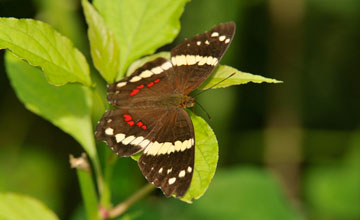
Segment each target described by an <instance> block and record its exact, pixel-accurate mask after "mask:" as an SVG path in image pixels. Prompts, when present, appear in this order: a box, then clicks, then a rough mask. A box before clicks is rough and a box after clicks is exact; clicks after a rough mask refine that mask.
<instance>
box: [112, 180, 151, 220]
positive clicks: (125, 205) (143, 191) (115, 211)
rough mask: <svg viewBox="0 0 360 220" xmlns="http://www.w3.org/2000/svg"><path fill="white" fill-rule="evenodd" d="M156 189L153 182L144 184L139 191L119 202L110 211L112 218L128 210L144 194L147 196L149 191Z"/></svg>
mask: <svg viewBox="0 0 360 220" xmlns="http://www.w3.org/2000/svg"><path fill="white" fill-rule="evenodd" d="M154 189H155V186H154V185H152V184H147V185H146V186H144V187H143V188H141V189H140V190H139V191H137V192H136V193H135V194H134V195H132V196H130V197H129V198H128V199H127V200H125V201H124V202H122V203H120V204H118V205H117V206H115V207H114V208H113V209H111V210H110V211H109V217H110V218H115V217H118V216H120V215H121V214H123V213H124V212H125V211H126V210H128V208H129V207H130V206H131V205H132V204H134V203H135V202H136V201H138V200H139V199H141V198H143V197H144V196H146V195H147V194H148V193H150V192H151V191H153V190H154Z"/></svg>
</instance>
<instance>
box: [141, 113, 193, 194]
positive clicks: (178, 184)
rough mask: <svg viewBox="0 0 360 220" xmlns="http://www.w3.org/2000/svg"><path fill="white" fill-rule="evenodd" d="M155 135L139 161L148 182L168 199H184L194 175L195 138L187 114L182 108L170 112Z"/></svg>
mask: <svg viewBox="0 0 360 220" xmlns="http://www.w3.org/2000/svg"><path fill="white" fill-rule="evenodd" d="M164 119H165V120H163V123H164V124H162V126H160V127H161V128H160V130H159V131H158V132H157V135H156V140H157V141H156V142H154V143H152V144H149V145H148V146H147V148H146V149H145V150H144V152H143V154H142V155H141V157H140V160H139V167H140V169H141V171H142V173H143V174H144V176H145V177H146V179H147V180H148V181H149V182H152V183H153V184H154V185H155V186H157V187H160V188H161V190H162V191H163V193H164V194H165V196H167V197H169V196H171V195H172V194H176V196H177V197H182V196H184V194H185V193H186V191H187V190H188V188H189V186H190V183H191V179H192V176H193V168H194V153H195V146H194V144H195V137H194V128H193V124H192V122H191V119H190V117H189V115H188V113H187V112H186V111H185V110H184V109H182V108H176V109H174V110H173V111H169V112H168V114H167V116H166V117H165V118H164Z"/></svg>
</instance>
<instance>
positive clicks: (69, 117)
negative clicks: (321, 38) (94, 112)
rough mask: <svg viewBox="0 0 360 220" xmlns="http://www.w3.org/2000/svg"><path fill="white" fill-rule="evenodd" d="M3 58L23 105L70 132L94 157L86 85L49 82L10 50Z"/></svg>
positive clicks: (94, 151)
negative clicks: (58, 84)
mask: <svg viewBox="0 0 360 220" xmlns="http://www.w3.org/2000/svg"><path fill="white" fill-rule="evenodd" d="M5 62H6V70H7V74H8V77H9V79H10V82H11V85H12V87H13V88H14V90H15V92H16V94H17V96H18V98H19V99H20V101H22V102H23V103H24V105H25V107H26V108H27V109H29V110H30V111H32V112H34V113H35V114H37V115H40V116H41V117H44V118H45V119H47V120H49V121H50V122H52V123H53V124H54V125H56V126H58V127H59V128H60V129H62V130H63V131H65V132H66V133H68V134H70V135H71V136H72V137H74V138H75V139H76V140H77V141H78V142H79V143H80V144H81V145H82V146H83V147H84V149H85V150H86V151H87V153H88V154H89V156H90V157H92V158H94V157H95V154H96V149H95V143H94V137H93V132H92V125H91V115H90V111H91V110H90V105H91V103H90V98H89V97H90V91H89V89H88V88H86V87H84V86H82V85H79V84H69V85H65V86H61V87H57V86H52V85H50V84H48V83H47V81H46V79H45V77H44V74H42V72H41V70H39V69H37V68H35V67H32V66H30V65H29V64H27V63H25V62H23V61H21V60H20V59H18V58H16V57H15V56H14V55H12V54H11V53H6V56H5Z"/></svg>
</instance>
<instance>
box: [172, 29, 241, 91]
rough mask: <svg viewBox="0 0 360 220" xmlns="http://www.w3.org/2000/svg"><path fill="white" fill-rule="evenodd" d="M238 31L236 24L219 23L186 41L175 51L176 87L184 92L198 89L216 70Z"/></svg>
mask: <svg viewBox="0 0 360 220" xmlns="http://www.w3.org/2000/svg"><path fill="white" fill-rule="evenodd" d="M234 34H235V23H234V22H228V23H223V24H220V25H218V26H215V27H214V28H212V29H211V30H210V31H208V32H206V33H204V34H199V35H197V36H195V37H193V38H190V39H187V40H184V41H183V42H182V43H181V44H180V45H178V46H177V47H175V48H174V49H172V50H171V62H172V65H173V67H174V71H175V76H176V87H177V88H179V89H181V90H182V91H183V92H184V94H189V93H190V92H191V91H193V90H194V89H195V88H197V87H198V86H199V85H200V84H201V83H202V82H203V81H204V80H205V79H206V78H207V77H208V76H209V75H210V73H211V72H212V71H213V70H214V69H215V67H216V65H217V64H218V63H219V61H220V60H221V58H222V56H223V55H224V53H225V51H226V50H227V48H228V47H229V45H230V43H231V41H232V39H233V37H234Z"/></svg>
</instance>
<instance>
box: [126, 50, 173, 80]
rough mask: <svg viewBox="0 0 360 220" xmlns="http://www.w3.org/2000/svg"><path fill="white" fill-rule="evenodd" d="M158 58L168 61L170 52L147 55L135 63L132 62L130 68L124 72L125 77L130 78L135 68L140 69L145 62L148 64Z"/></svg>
mask: <svg viewBox="0 0 360 220" xmlns="http://www.w3.org/2000/svg"><path fill="white" fill-rule="evenodd" d="M158 57H164V58H166V59H170V52H160V53H156V54H153V55H149V56H146V57H143V58H141V59H138V60H137V61H135V62H133V63H132V64H131V65H130V67H129V68H128V70H127V72H126V76H130V75H131V74H132V73H133V72H134V71H135V70H136V69H137V68H139V67H141V66H142V65H144V64H145V63H147V62H150V61H152V60H155V59H156V58H158Z"/></svg>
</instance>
